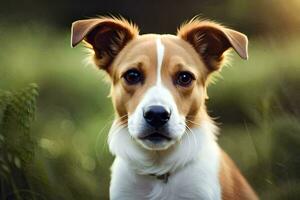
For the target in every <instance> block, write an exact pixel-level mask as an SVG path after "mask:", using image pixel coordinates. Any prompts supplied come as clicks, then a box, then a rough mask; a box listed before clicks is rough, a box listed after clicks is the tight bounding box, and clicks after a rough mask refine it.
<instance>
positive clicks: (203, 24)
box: [177, 19, 248, 72]
mask: <svg viewBox="0 0 300 200" xmlns="http://www.w3.org/2000/svg"><path fill="white" fill-rule="evenodd" d="M177 36H178V37H180V38H182V39H184V40H186V41H187V42H188V43H190V44H191V45H192V46H193V48H194V49H195V50H196V52H197V53H198V54H199V56H200V57H201V58H202V60H203V61H204V63H205V64H206V66H207V68H208V71H209V72H212V71H215V70H218V69H220V68H221V66H222V61H223V60H224V52H225V51H226V50H228V49H229V48H233V49H234V50H235V51H236V52H237V53H238V55H239V56H240V57H241V58H243V59H248V39H247V36H246V35H244V34H242V33H240V32H237V31H234V30H232V29H228V28H225V27H223V26H221V25H219V24H217V23H215V22H210V21H201V20H198V19H194V20H192V21H190V22H188V23H186V24H184V25H182V26H181V27H180V28H179V29H178V32H177Z"/></svg>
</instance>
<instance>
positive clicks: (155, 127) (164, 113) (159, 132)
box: [139, 105, 172, 143]
mask: <svg viewBox="0 0 300 200" xmlns="http://www.w3.org/2000/svg"><path fill="white" fill-rule="evenodd" d="M170 116H171V112H170V111H168V110H167V109H166V108H165V107H163V106H160V105H152V106H148V107H147V108H145V109H144V111H143V117H144V119H145V121H146V124H147V125H148V128H147V129H148V131H145V132H144V133H143V134H141V135H139V139H141V140H149V141H151V142H154V143H158V142H161V141H163V140H166V141H168V140H171V139H172V138H171V137H170V135H169V133H168V132H167V131H166V130H165V129H166V127H165V126H166V124H167V122H168V121H169V119H170Z"/></svg>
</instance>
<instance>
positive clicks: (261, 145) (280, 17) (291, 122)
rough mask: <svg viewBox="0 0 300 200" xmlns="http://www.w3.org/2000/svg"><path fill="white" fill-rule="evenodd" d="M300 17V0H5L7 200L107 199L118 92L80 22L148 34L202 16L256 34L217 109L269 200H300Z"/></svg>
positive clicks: (219, 92) (240, 158)
mask: <svg viewBox="0 0 300 200" xmlns="http://www.w3.org/2000/svg"><path fill="white" fill-rule="evenodd" d="M299 13H300V1H299V0H289V1H284V0H252V1H240V0H210V1H205V0H198V1H192V0H185V1H179V0H164V1H158V0H153V1H146V0H145V1H139V0H125V1H116V0H107V1H103V0H97V1H96V0H86V1H84V2H83V1H78V0H72V1H71V0H59V1H58V0H52V1H38V0H29V1H20V0H10V1H5V2H4V1H3V2H1V7H0V41H1V49H0V184H1V185H0V199H1V200H2V199H36V200H37V199H49V200H52V199H53V200H57V199H62V200H69V199H71V200H72V199H74V200H81V199H82V200H83V199H108V187H109V179H110V171H109V167H110V165H111V163H112V160H113V157H112V156H111V155H110V154H109V152H108V147H107V144H106V140H107V132H108V129H109V127H110V125H111V122H112V120H113V109H112V105H111V103H110V99H109V98H107V95H108V91H109V85H107V84H106V83H104V81H103V80H102V79H103V74H102V72H100V71H99V70H98V69H96V68H95V67H93V66H87V65H86V64H85V62H83V60H84V58H85V57H86V52H85V51H84V48H83V47H82V46H80V47H79V48H76V49H71V47H70V27H71V23H72V22H73V21H75V20H78V19H84V18H89V17H95V16H98V15H107V14H114V15H122V16H124V17H125V18H127V19H130V20H132V21H134V22H135V23H137V24H138V26H139V27H140V29H141V33H149V32H155V33H173V34H175V33H176V29H177V27H178V26H179V25H180V24H181V23H182V22H184V21H185V20H188V19H190V18H192V17H193V16H195V15H198V14H200V16H202V17H203V18H209V19H213V20H216V21H218V22H221V23H223V24H225V25H227V26H229V27H231V28H234V29H236V30H239V31H241V32H243V33H245V34H247V35H248V36H249V40H250V46H249V56H250V58H249V60H248V61H243V60H241V59H239V57H238V56H236V55H235V54H234V53H232V55H233V56H232V62H231V66H229V67H225V68H223V70H222V72H221V73H220V74H218V75H217V81H216V83H215V84H212V85H210V87H209V89H208V94H209V97H210V99H209V100H208V101H207V104H208V110H209V113H210V115H211V116H212V117H214V118H215V120H216V122H217V123H218V124H219V126H220V127H221V135H220V136H219V143H220V145H221V146H222V148H224V149H225V151H226V152H228V153H229V155H230V156H231V157H232V158H233V160H235V162H236V164H237V165H238V166H239V168H240V169H241V171H242V172H243V174H244V175H245V176H246V177H247V179H248V180H249V182H250V183H251V185H252V186H253V187H254V189H255V190H256V191H257V193H258V194H259V196H260V197H261V199H272V200H273V199H280V200H282V199H300V119H299V116H300V105H299V103H300V78H299V77H300V38H299V33H300V14H299ZM32 83H34V84H32ZM34 114H35V117H34ZM124 181H126V180H124Z"/></svg>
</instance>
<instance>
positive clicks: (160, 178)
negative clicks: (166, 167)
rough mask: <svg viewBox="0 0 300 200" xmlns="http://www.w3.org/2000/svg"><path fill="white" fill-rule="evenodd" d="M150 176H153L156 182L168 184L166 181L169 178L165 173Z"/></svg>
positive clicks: (168, 174)
mask: <svg viewBox="0 0 300 200" xmlns="http://www.w3.org/2000/svg"><path fill="white" fill-rule="evenodd" d="M150 176H155V177H156V179H158V180H162V181H163V183H168V180H169V176H170V173H169V172H167V173H165V174H162V175H157V174H150Z"/></svg>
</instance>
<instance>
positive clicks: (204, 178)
mask: <svg viewBox="0 0 300 200" xmlns="http://www.w3.org/2000/svg"><path fill="white" fill-rule="evenodd" d="M82 40H84V41H85V44H86V46H87V47H88V48H90V49H92V52H93V55H94V56H93V59H94V62H95V64H96V65H97V66H98V67H99V68H100V69H102V70H105V71H106V72H107V74H108V75H109V77H110V80H111V97H112V102H113V105H114V108H115V111H116V119H115V121H114V123H113V125H112V128H111V130H110V133H109V139H108V143H109V148H110V151H111V153H112V154H114V155H115V156H116V158H115V161H114V163H113V165H112V180H111V184H110V198H111V199H113V200H116V199H117V200H119V199H121V200H123V199H124V200H142V199H149V200H150V199H151V200H154V199H164V200H176V199H205V200H206V199H213V200H215V199H226V200H237V199H241V200H246V199H251V200H252V199H258V198H257V196H256V194H255V193H254V191H253V190H252V189H251V187H250V186H249V184H248V183H247V181H246V180H245V178H244V177H243V176H242V175H241V173H240V172H239V170H238V169H237V167H236V166H235V164H234V163H233V161H232V160H231V159H230V158H229V157H228V156H227V155H226V153H224V151H223V150H222V149H221V148H220V147H219V146H218V144H217V142H216V133H217V128H216V126H215V124H214V123H213V121H212V119H211V118H210V117H209V116H208V114H207V112H206V108H205V99H206V97H207V95H206V87H207V84H208V79H209V77H210V75H211V74H212V73H213V72H215V71H218V70H220V68H221V66H222V63H224V59H226V55H225V52H226V51H227V50H228V49H230V48H233V49H234V50H235V51H236V52H237V53H238V54H239V55H240V57H242V58H243V59H247V57H248V53H247V45H248V40H247V37H246V36H245V35H244V34H242V33H239V32H237V31H234V30H231V29H228V28H225V27H223V26H221V25H219V24H217V23H215V22H211V21H206V20H203V21H202V20H199V19H197V18H194V19H193V20H191V21H189V22H187V23H185V24H184V25H182V26H181V27H180V28H179V29H178V32H177V35H168V34H164V35H159V34H144V35H139V30H138V28H137V26H135V25H133V24H131V23H129V22H128V21H126V20H124V19H117V18H113V17H112V18H110V17H101V18H95V19H87V20H79V21H76V22H74V23H73V25H72V39H71V42H72V46H73V47H74V46H76V45H77V44H78V43H80V42H81V41H82Z"/></svg>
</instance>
